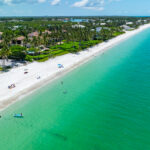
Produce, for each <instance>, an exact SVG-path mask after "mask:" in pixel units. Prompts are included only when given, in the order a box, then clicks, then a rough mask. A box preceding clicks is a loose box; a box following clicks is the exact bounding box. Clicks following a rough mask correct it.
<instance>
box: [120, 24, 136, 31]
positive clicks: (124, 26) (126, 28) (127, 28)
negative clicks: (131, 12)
mask: <svg viewBox="0 0 150 150" xmlns="http://www.w3.org/2000/svg"><path fill="white" fill-rule="evenodd" d="M120 27H121V28H123V29H124V30H125V31H129V30H131V29H133V28H131V27H129V26H127V25H122V26H120Z"/></svg>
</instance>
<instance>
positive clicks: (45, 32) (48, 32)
mask: <svg viewBox="0 0 150 150" xmlns="http://www.w3.org/2000/svg"><path fill="white" fill-rule="evenodd" d="M51 33H52V32H51V31H49V30H45V31H44V32H42V34H51Z"/></svg>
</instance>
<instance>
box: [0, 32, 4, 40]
mask: <svg viewBox="0 0 150 150" xmlns="http://www.w3.org/2000/svg"><path fill="white" fill-rule="evenodd" d="M2 35H3V32H0V40H2Z"/></svg>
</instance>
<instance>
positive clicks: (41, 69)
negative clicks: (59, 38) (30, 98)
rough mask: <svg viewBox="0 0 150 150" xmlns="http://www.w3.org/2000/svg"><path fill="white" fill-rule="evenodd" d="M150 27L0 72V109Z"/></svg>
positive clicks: (144, 26)
mask: <svg viewBox="0 0 150 150" xmlns="http://www.w3.org/2000/svg"><path fill="white" fill-rule="evenodd" d="M149 27H150V24H147V25H143V26H141V27H140V28H139V29H136V30H134V31H128V32H126V33H125V34H123V35H120V36H118V37H116V38H114V39H111V40H109V41H108V42H104V43H101V44H98V45H96V46H94V47H92V48H89V49H88V50H85V51H82V52H80V53H79V55H76V54H66V55H63V56H59V57H57V58H54V59H50V60H48V61H46V62H43V63H38V62H33V63H31V64H28V65H27V66H22V67H18V68H14V69H12V70H10V71H9V72H7V73H2V74H0V109H4V108H6V107H7V106H8V105H10V104H12V103H13V102H15V101H16V100H18V99H19V98H20V97H22V96H24V95H26V94H28V93H30V92H32V91H33V90H35V89H37V88H39V87H41V86H42V85H43V84H44V83H47V82H49V81H50V80H52V79H56V78H57V77H59V76H61V75H62V74H64V73H66V72H68V71H71V70H72V69H74V68H75V67H77V66H79V65H80V64H82V63H84V62H86V61H87V60H89V59H91V58H93V56H95V55H97V54H100V53H103V52H104V51H105V50H107V49H108V48H110V47H112V46H114V45H116V44H118V43H119V42H121V41H123V40H125V39H127V38H129V37H131V36H133V35H135V34H137V33H139V32H141V31H143V30H144V29H146V28H149ZM60 63H61V64H63V65H64V69H58V67H57V64H60ZM24 69H28V71H29V73H28V74H26V75H25V74H24ZM38 76H40V77H41V79H39V80H38V79H37V77H38ZM11 84H15V85H16V88H14V89H11V90H10V89H8V85H11Z"/></svg>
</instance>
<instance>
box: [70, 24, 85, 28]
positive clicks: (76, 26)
mask: <svg viewBox="0 0 150 150" xmlns="http://www.w3.org/2000/svg"><path fill="white" fill-rule="evenodd" d="M72 28H85V26H84V25H80V24H75V25H72Z"/></svg>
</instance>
